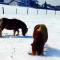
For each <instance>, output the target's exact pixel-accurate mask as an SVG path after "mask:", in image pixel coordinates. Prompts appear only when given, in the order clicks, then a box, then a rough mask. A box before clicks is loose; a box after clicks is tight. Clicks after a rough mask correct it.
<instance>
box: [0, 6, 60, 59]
mask: <svg viewBox="0 0 60 60" xmlns="http://www.w3.org/2000/svg"><path fill="white" fill-rule="evenodd" d="M2 6H3V7H4V9H5V14H4V15H3V14H2V9H1V7H2ZM16 8H17V9H18V12H17V14H16ZM28 9H29V12H28V15H27V8H25V7H23V8H22V7H16V6H4V5H1V6H0V18H2V17H7V18H17V19H20V20H22V21H24V22H25V23H26V24H27V27H28V32H27V34H26V36H28V37H21V36H22V34H21V33H20V35H21V36H20V37H13V36H11V35H13V31H12V30H6V29H4V30H3V36H4V38H0V60H60V11H57V13H56V15H55V11H49V10H48V11H47V15H46V11H45V10H41V9H40V10H38V14H37V10H36V9H33V8H28ZM36 24H45V25H46V26H47V28H48V41H47V43H46V45H45V46H46V50H47V52H44V54H45V56H37V55H36V56H32V55H29V54H28V53H29V52H31V43H32V41H33V38H32V37H29V36H32V33H33V28H34V26H35V25H36ZM20 31H21V30H20Z"/></svg>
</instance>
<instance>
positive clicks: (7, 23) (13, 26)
mask: <svg viewBox="0 0 60 60" xmlns="http://www.w3.org/2000/svg"><path fill="white" fill-rule="evenodd" d="M4 28H5V29H7V30H14V36H15V33H16V31H17V34H16V36H18V35H19V29H22V35H23V36H25V35H26V33H27V31H28V28H27V26H26V24H25V23H24V22H23V21H21V20H18V19H8V18H1V19H0V36H2V31H3V29H4Z"/></svg>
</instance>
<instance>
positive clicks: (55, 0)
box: [38, 0, 60, 5]
mask: <svg viewBox="0 0 60 60" xmlns="http://www.w3.org/2000/svg"><path fill="white" fill-rule="evenodd" d="M38 1H39V2H40V4H43V3H44V2H45V1H47V3H48V4H52V5H60V0H38Z"/></svg>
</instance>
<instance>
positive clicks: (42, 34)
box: [31, 24, 48, 55]
mask: <svg viewBox="0 0 60 60" xmlns="http://www.w3.org/2000/svg"><path fill="white" fill-rule="evenodd" d="M33 39H34V41H33V43H32V44H31V45H32V55H36V53H37V54H38V55H43V50H44V45H45V43H46V42H47V39H48V31H47V27H46V26H45V25H44V24H38V25H36V26H35V27H34V32H33Z"/></svg>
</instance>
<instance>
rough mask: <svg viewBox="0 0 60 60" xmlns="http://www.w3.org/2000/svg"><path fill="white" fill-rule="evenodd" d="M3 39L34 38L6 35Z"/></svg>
mask: <svg viewBox="0 0 60 60" xmlns="http://www.w3.org/2000/svg"><path fill="white" fill-rule="evenodd" d="M1 38H32V36H13V35H5V36H2V37H1Z"/></svg>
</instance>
